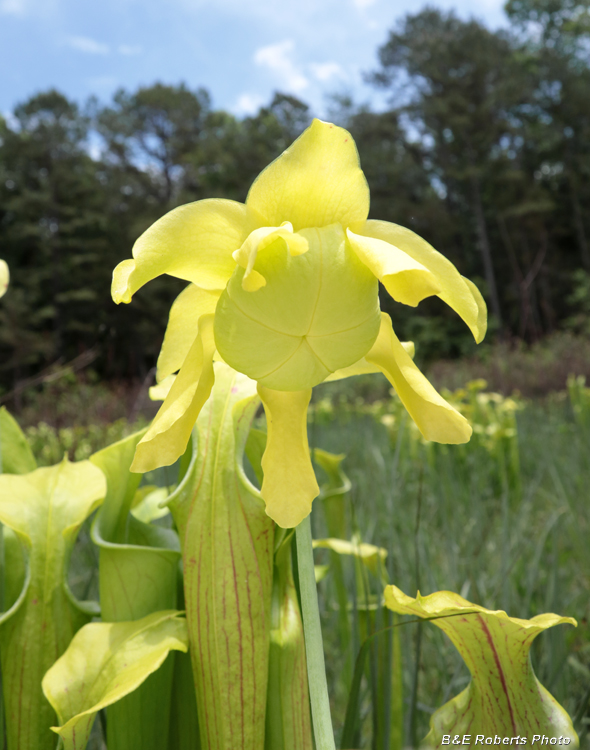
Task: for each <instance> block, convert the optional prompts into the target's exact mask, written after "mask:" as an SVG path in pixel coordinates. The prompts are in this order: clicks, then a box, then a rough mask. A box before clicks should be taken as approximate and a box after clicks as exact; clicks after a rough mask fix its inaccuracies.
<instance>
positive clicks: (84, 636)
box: [43, 611, 188, 750]
mask: <svg viewBox="0 0 590 750" xmlns="http://www.w3.org/2000/svg"><path fill="white" fill-rule="evenodd" d="M179 614H180V613H179V612H176V611H169V612H155V613H153V614H151V615H148V616H147V617H144V618H142V619H141V620H136V621H133V622H118V623H110V622H93V623H90V624H89V625H85V626H84V627H83V628H82V629H81V630H79V631H78V632H77V633H76V635H75V636H74V638H73V640H72V642H71V643H70V645H69V647H68V649H67V651H66V652H65V654H63V656H62V657H61V658H60V659H58V660H57V661H56V662H55V664H54V665H53V666H52V667H51V669H50V670H49V671H48V672H47V674H46V675H45V677H44V678H43V692H44V693H45V696H46V698H47V700H48V701H49V702H50V703H51V705H52V706H53V708H54V710H55V712H56V713H57V717H58V721H59V722H60V724H61V726H59V727H51V728H52V729H53V731H54V732H57V734H59V736H60V737H61V738H62V740H63V743H64V750H84V748H85V747H86V744H87V743H88V738H89V737H90V732H91V730H92V724H93V723H94V718H95V716H96V714H97V713H98V711H100V710H101V709H102V708H105V707H106V706H111V705H112V704H114V703H116V702H117V701H119V700H121V698H123V697H124V696H127V695H129V693H132V692H133V691H134V690H136V689H137V688H138V687H139V686H140V685H141V684H142V683H143V682H144V681H145V680H146V678H147V677H149V675H151V674H152V673H153V672H155V671H156V670H157V669H158V668H159V667H160V666H161V665H162V663H163V662H164V660H165V659H166V657H167V655H168V653H169V652H170V651H171V650H176V651H186V650H187V648H188V637H187V633H186V621H185V620H184V619H183V618H180V617H178V615H179ZM135 747H136V748H137V747H142V748H143V745H141V744H138V740H137V738H136V740H135ZM160 747H166V745H163V746H160Z"/></svg>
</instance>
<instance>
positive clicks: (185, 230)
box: [111, 199, 262, 304]
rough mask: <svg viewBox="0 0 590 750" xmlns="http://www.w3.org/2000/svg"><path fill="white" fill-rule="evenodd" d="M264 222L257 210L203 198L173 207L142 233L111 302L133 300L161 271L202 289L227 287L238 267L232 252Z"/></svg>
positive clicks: (121, 268) (116, 277) (116, 278)
mask: <svg viewBox="0 0 590 750" xmlns="http://www.w3.org/2000/svg"><path fill="white" fill-rule="evenodd" d="M261 223H262V222H261V218H260V216H258V215H257V214H256V212H255V211H253V210H252V209H249V208H247V207H246V206H244V205H243V204H242V203H236V202H235V201H228V200H216V199H211V200H202V201H197V202H196V203H188V204H187V205H185V206H179V207H178V208H175V209H174V210H173V211H170V212H169V213H167V214H166V215H165V216H162V218H161V219H158V221H156V223H155V224H152V226H151V227H150V228H149V229H148V230H146V231H145V232H144V233H143V234H142V235H141V237H140V238H139V239H138V240H137V242H136V243H135V245H134V246H133V260H124V261H123V262H122V263H119V265H118V266H117V267H116V268H115V270H114V272H113V285H112V290H111V291H112V295H113V299H114V300H115V302H116V303H117V304H119V303H120V302H131V298H132V297H133V295H134V294H135V292H136V291H137V290H138V289H139V288H140V287H142V286H143V285H144V284H146V283H147V282H148V281H150V280H151V279H153V278H155V277H156V276H160V275H161V274H163V273H167V274H169V275H170V276H177V277H178V278H179V279H186V280H187V281H192V282H193V283H195V284H197V286H200V287H202V288H203V289H223V288H224V287H225V285H226V283H227V280H228V279H229V277H230V276H231V274H232V271H233V269H234V268H235V265H236V264H235V261H234V259H233V258H232V253H233V252H234V251H235V250H236V249H237V248H239V247H240V246H241V245H242V243H243V242H244V240H245V239H246V237H247V236H248V235H249V234H250V232H252V231H253V230H254V229H256V228H257V227H259V226H260V225H261Z"/></svg>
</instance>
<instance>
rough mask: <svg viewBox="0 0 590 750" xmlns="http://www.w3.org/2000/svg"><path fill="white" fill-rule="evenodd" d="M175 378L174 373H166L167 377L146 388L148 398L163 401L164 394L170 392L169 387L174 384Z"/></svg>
mask: <svg viewBox="0 0 590 750" xmlns="http://www.w3.org/2000/svg"><path fill="white" fill-rule="evenodd" d="M175 380H176V375H168V377H167V378H164V380H162V382H161V383H158V384H157V385H152V387H151V388H150V389H149V390H148V394H149V397H150V399H151V400H152V401H164V399H165V398H166V396H167V395H168V394H169V393H170V389H171V388H172V386H173V385H174V381H175Z"/></svg>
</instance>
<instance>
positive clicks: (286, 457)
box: [258, 385, 320, 529]
mask: <svg viewBox="0 0 590 750" xmlns="http://www.w3.org/2000/svg"><path fill="white" fill-rule="evenodd" d="M258 393H259V395H260V398H261V399H262V403H263V405H264V411H265V412H266V420H267V429H268V437H267V441H266V450H265V451H264V456H263V457H262V470H263V471H264V479H263V482H262V489H261V490H260V494H261V495H262V499H263V500H264V502H265V503H266V512H267V513H268V515H269V516H270V517H271V518H272V519H273V521H275V522H276V523H278V525H279V526H281V527H282V528H284V529H290V528H293V527H294V526H297V525H298V524H299V523H300V522H301V521H302V520H303V519H304V518H305V517H306V516H307V515H309V513H310V512H311V503H312V501H313V499H314V497H317V496H318V495H319V492H320V488H319V487H318V483H317V481H316V478H315V474H314V471H313V467H312V465H311V458H310V455H309V445H308V442H307V407H308V405H309V400H310V399H311V388H310V389H308V390H305V391H273V390H271V389H270V388H265V387H264V386H261V385H259V386H258Z"/></svg>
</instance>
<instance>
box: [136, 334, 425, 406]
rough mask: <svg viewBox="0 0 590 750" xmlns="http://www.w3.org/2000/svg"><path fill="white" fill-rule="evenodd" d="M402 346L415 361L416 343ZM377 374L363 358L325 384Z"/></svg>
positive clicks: (371, 365) (374, 368)
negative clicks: (357, 376)
mask: <svg viewBox="0 0 590 750" xmlns="http://www.w3.org/2000/svg"><path fill="white" fill-rule="evenodd" d="M401 345H402V346H403V348H404V350H405V352H406V353H407V354H408V356H410V357H411V358H412V359H414V355H415V354H416V347H415V346H414V342H413V341H402V342H401ZM375 372H381V368H380V367H377V365H375V364H373V363H372V362H367V360H366V359H365V357H363V358H362V359H359V361H358V362H355V364H354V365H351V366H350V367H343V368H342V369H341V370H336V372H333V373H332V374H331V375H328V377H327V378H326V379H325V380H324V383H329V382H331V381H332V380H343V379H344V378H352V377H354V376H355V375H372V374H373V373H375ZM152 390H153V389H152V388H150V393H151V391H152ZM150 398H151V396H150Z"/></svg>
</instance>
